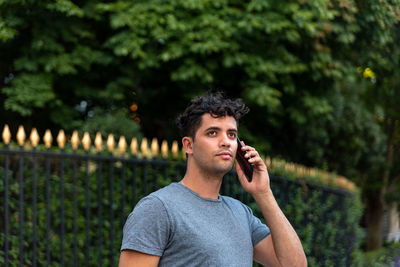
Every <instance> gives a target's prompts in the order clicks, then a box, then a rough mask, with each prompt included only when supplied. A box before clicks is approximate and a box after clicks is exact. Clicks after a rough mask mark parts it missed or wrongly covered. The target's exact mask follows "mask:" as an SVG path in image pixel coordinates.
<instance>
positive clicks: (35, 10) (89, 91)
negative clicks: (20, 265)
mask: <svg viewBox="0 0 400 267" xmlns="http://www.w3.org/2000/svg"><path fill="white" fill-rule="evenodd" d="M97 2H98V1H74V2H72V1H69V0H60V1H40V2H37V1H1V2H0V18H1V19H0V20H1V21H2V22H1V28H0V40H1V42H0V51H1V52H0V53H1V58H2V60H1V64H0V75H1V76H2V77H5V79H4V84H3V86H2V95H1V98H2V103H4V104H3V106H2V108H4V111H6V112H2V114H4V116H2V121H3V122H6V123H9V124H11V126H12V128H14V130H15V129H16V127H17V125H15V124H16V122H20V123H23V124H24V125H25V126H26V127H28V128H29V127H39V128H41V129H43V130H44V129H45V128H52V129H57V128H60V127H61V128H64V129H66V130H68V131H70V130H72V129H80V128H82V127H85V129H88V130H90V131H91V132H94V131H97V130H99V129H93V128H90V126H91V125H96V124H93V123H91V124H87V123H86V122H85V121H87V119H89V118H90V121H93V120H97V119H99V120H101V119H102V118H103V117H104V116H107V114H108V115H112V116H113V118H114V121H115V123H114V126H117V125H118V124H119V122H123V121H127V122H126V123H128V125H130V127H129V126H128V127H127V129H131V130H130V132H129V134H130V135H133V134H137V133H138V129H139V127H138V125H137V123H136V122H135V121H133V120H132V119H129V118H130V117H129V116H130V115H133V114H132V112H130V111H129V107H130V106H131V105H132V104H134V95H133V94H132V93H133V91H132V90H127V89H126V88H129V89H131V88H132V81H130V80H129V79H114V77H115V76H116V75H115V73H116V72H117V73H119V72H120V69H119V68H117V67H116V66H118V65H119V64H120V61H119V60H118V58H115V57H113V55H112V54H111V53H110V51H108V50H107V49H105V48H104V47H103V43H102V40H103V38H105V35H107V32H108V31H109V28H108V23H107V21H106V20H104V19H102V18H101V17H100V15H99V13H98V12H96V9H95V4H96V3H97ZM96 107H97V108H96ZM130 113H131V114H130ZM112 124H113V122H111V125H110V127H112ZM114 128H115V130H114V133H116V134H121V132H119V130H118V129H119V128H117V127H114ZM125 133H126V131H125Z"/></svg>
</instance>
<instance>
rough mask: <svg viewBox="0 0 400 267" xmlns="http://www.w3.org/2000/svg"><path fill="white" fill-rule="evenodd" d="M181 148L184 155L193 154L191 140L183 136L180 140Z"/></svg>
mask: <svg viewBox="0 0 400 267" xmlns="http://www.w3.org/2000/svg"><path fill="white" fill-rule="evenodd" d="M182 146H183V149H184V150H185V152H186V154H188V155H190V154H193V139H192V138H191V137H189V136H185V137H183V138H182Z"/></svg>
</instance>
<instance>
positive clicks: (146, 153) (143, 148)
mask: <svg viewBox="0 0 400 267" xmlns="http://www.w3.org/2000/svg"><path fill="white" fill-rule="evenodd" d="M140 151H141V152H142V155H143V156H145V157H149V148H148V142H147V138H146V137H144V138H143V139H142V143H141V144H140Z"/></svg>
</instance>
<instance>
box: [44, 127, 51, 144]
mask: <svg viewBox="0 0 400 267" xmlns="http://www.w3.org/2000/svg"><path fill="white" fill-rule="evenodd" d="M43 141H44V145H45V146H46V148H50V147H51V143H52V142H53V136H52V135H51V132H50V130H49V129H47V130H46V132H45V133H44V137H43Z"/></svg>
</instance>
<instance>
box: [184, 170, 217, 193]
mask: <svg viewBox="0 0 400 267" xmlns="http://www.w3.org/2000/svg"><path fill="white" fill-rule="evenodd" d="M222 177H223V176H209V175H204V174H198V175H196V174H191V173H189V172H186V174H185V176H184V177H183V179H182V180H181V183H182V184H183V185H184V186H186V187H187V188H189V189H191V190H192V191H194V192H196V193H197V194H199V195H200V196H201V197H204V198H211V199H218V195H219V190H220V188H221V184H222Z"/></svg>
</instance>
